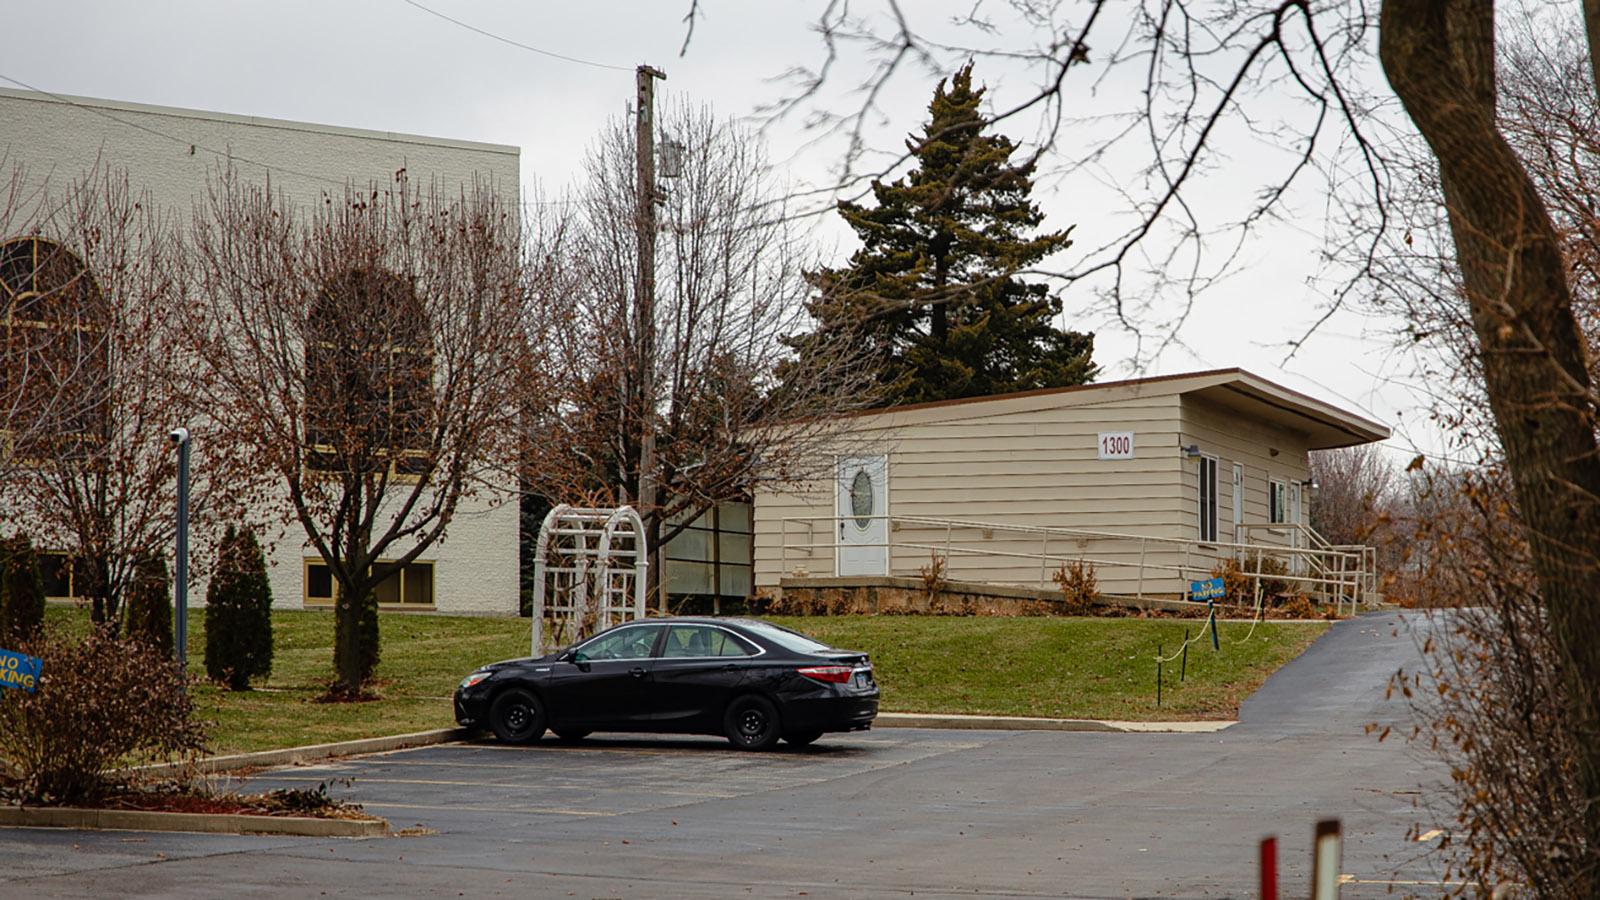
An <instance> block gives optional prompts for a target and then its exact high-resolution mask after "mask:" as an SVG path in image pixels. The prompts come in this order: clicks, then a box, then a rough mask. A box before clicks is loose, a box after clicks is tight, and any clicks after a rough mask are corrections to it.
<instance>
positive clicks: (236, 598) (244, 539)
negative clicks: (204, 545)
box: [206, 525, 272, 691]
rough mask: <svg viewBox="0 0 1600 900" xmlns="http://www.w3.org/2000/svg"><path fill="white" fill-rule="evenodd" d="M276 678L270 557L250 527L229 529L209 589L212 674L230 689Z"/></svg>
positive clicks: (208, 666) (209, 671)
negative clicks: (263, 550)
mask: <svg viewBox="0 0 1600 900" xmlns="http://www.w3.org/2000/svg"><path fill="white" fill-rule="evenodd" d="M270 674H272V587H271V585H270V584H268V582H267V559H266V556H265V555H264V554H262V552H261V544H260V543H258V542H257V541H256V536H255V533H254V532H252V531H251V530H250V529H248V528H235V527H234V526H232V525H229V526H228V530H227V532H226V533H225V534H224V535H223V536H222V544H221V545H220V546H219V547H218V548H217V568H216V572H215V573H214V574H212V576H211V584H210V585H209V586H207V588H206V675H207V676H208V677H210V678H211V679H212V680H213V681H220V682H223V683H225V684H227V686H228V688H229V690H235V691H245V690H249V689H250V679H251V678H252V677H256V676H259V677H262V678H265V677H266V676H268V675H270Z"/></svg>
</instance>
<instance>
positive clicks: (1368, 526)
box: [1311, 444, 1395, 544]
mask: <svg viewBox="0 0 1600 900" xmlns="http://www.w3.org/2000/svg"><path fill="white" fill-rule="evenodd" d="M1311 480H1312V482H1313V483H1314V484H1315V485H1316V488H1315V490H1313V492H1312V494H1311V527H1312V528H1315V529H1316V530H1317V531H1319V532H1321V533H1322V536H1323V537H1326V538H1327V539H1328V540H1330V541H1332V542H1333V543H1335V544H1366V543H1371V542H1372V537H1373V535H1374V534H1375V533H1376V532H1377V531H1378V530H1379V529H1380V528H1381V527H1382V526H1383V524H1384V520H1385V518H1386V517H1387V516H1388V515H1389V514H1390V513H1391V508H1390V507H1391V506H1392V504H1393V503H1394V500H1395V472H1394V469H1393V468H1392V467H1391V466H1390V465H1389V462H1388V460H1386V459H1385V458H1384V456H1383V451H1382V450H1381V449H1379V448H1378V447H1376V446H1374V445H1372V444H1358V445H1356V446H1354V447H1343V448H1340V449H1337V450H1321V451H1316V452H1313V453H1312V454H1311Z"/></svg>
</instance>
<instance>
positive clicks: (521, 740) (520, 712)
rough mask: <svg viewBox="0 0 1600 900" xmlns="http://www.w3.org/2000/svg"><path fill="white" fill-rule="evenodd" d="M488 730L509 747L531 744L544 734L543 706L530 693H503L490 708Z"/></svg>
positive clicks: (517, 691) (521, 691)
mask: <svg viewBox="0 0 1600 900" xmlns="http://www.w3.org/2000/svg"><path fill="white" fill-rule="evenodd" d="M489 727H490V728H491V729H493V731H494V736H495V737H497V738H499V739H500V740H502V741H505V742H506V743H508V744H531V743H533V742H534V741H537V740H538V739H539V736H540V735H542V734H544V704H542V703H540V702H539V698H538V697H536V696H534V695H533V693H532V692H531V691H525V690H522V689H521V688H512V689H510V690H508V691H502V692H501V693H500V695H499V696H497V697H495V698H494V703H492V704H490V706H489Z"/></svg>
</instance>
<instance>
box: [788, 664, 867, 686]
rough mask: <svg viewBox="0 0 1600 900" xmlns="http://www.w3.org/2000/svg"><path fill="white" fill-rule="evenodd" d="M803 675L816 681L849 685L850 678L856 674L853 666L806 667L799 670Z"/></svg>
mask: <svg viewBox="0 0 1600 900" xmlns="http://www.w3.org/2000/svg"><path fill="white" fill-rule="evenodd" d="M799 672H800V674H801V675H804V676H805V677H807V678H811V679H814V680H816V681H826V682H828V683H829V684H847V683H848V682H849V681H850V676H851V675H853V674H855V669H854V668H853V667H851V666H806V667H805V668H803V669H800V670H799Z"/></svg>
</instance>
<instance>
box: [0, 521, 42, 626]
mask: <svg viewBox="0 0 1600 900" xmlns="http://www.w3.org/2000/svg"><path fill="white" fill-rule="evenodd" d="M43 628H44V576H43V575H42V574H41V573H40V571H39V554H38V553H36V552H34V549H33V542H32V541H29V540H28V537H27V535H24V534H20V533H19V534H16V535H13V536H12V537H9V538H6V539H5V540H0V647H6V648H12V647H17V646H20V645H22V644H25V643H27V642H29V641H32V640H34V639H35V638H37V637H38V636H39V632H40V630H41V629H43Z"/></svg>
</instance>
